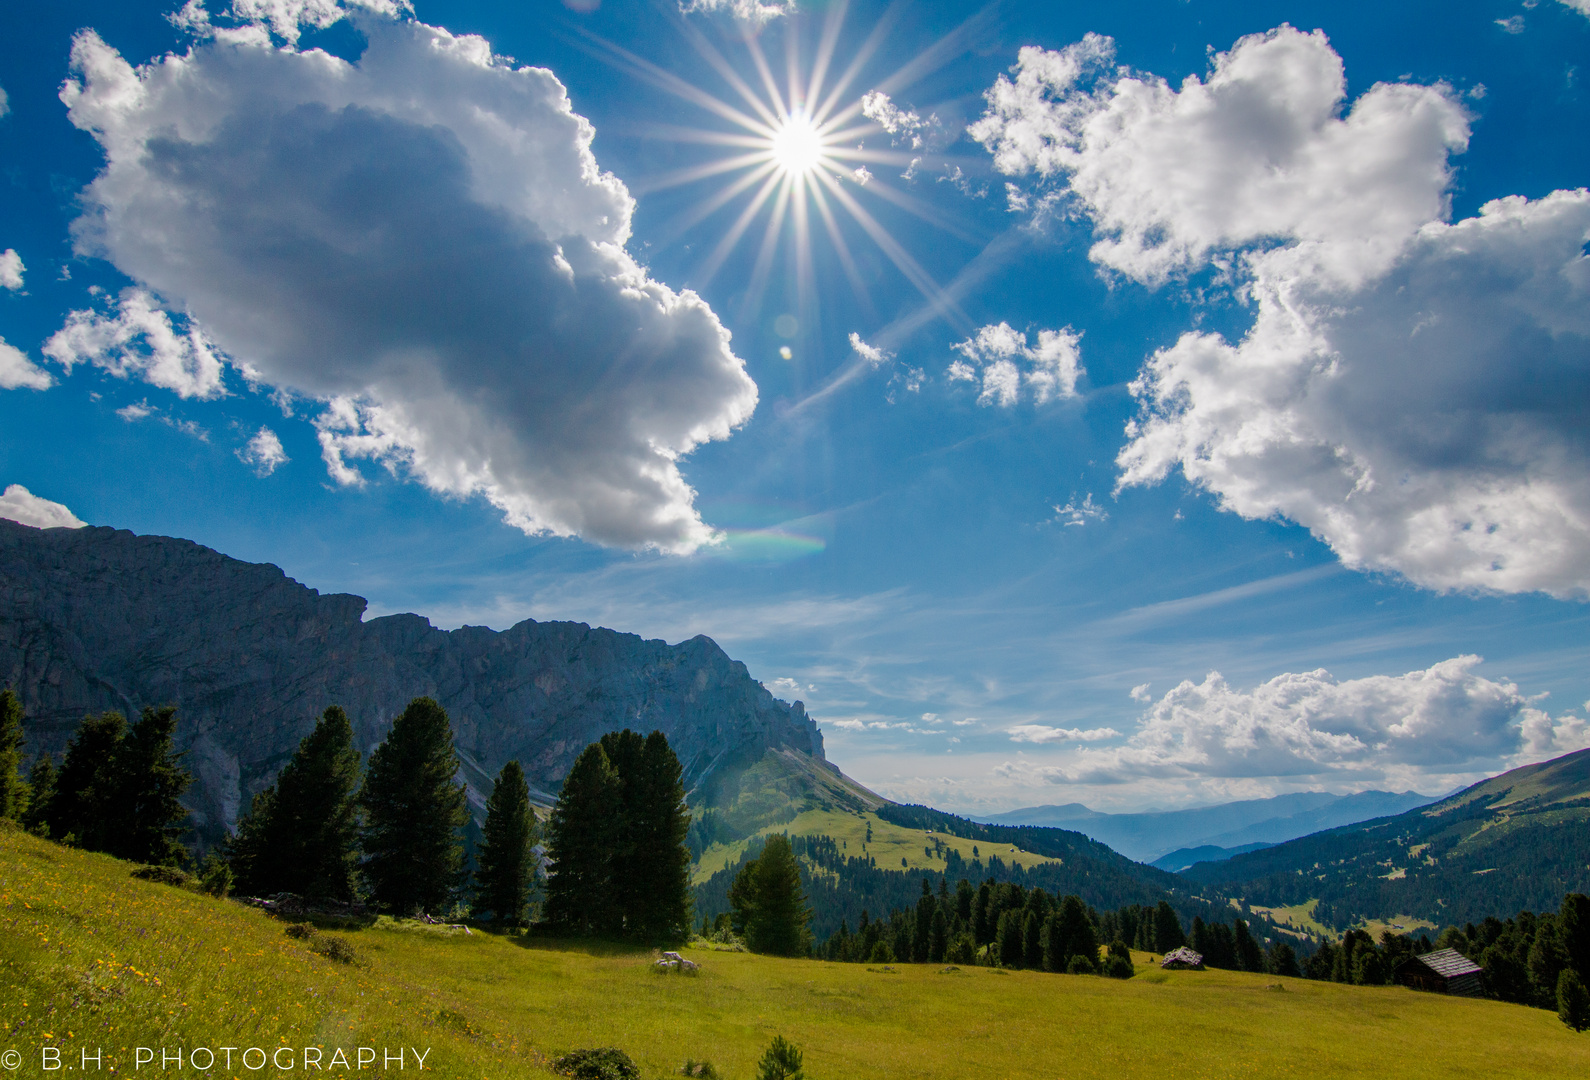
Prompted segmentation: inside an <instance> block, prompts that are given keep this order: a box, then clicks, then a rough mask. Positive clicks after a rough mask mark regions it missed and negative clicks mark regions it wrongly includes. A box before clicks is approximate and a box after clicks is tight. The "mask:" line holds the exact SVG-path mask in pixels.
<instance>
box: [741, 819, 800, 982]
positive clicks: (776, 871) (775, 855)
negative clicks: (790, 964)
mask: <svg viewBox="0 0 1590 1080" xmlns="http://www.w3.org/2000/svg"><path fill="white" fill-rule="evenodd" d="M752 881H753V882H754V883H755V891H754V896H755V898H756V899H755V904H754V906H753V907H752V908H751V912H750V918H749V919H748V920H747V922H746V927H745V938H746V944H747V945H748V946H749V947H750V949H751V951H752V952H759V953H769V954H771V955H773V956H805V955H806V953H807V952H808V951H809V949H810V947H811V931H810V930H809V929H808V924H810V922H811V918H812V912H811V908H809V907H807V905H806V890H805V889H804V888H802V886H801V871H800V864H799V863H797V862H796V861H795V851H794V849H793V848H791V847H790V842H789V837H787V836H784V835H783V834H782V833H775V834H774V835H772V836H770V837H768V838H767V846H766V847H764V848H763V849H762V855H761V857H760V858H758V859H757V860H756V870H755V871H754V877H753V878H752Z"/></svg>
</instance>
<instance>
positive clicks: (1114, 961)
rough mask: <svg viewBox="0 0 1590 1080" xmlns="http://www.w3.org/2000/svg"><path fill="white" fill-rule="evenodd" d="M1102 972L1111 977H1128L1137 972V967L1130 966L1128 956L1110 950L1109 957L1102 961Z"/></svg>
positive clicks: (1130, 962)
mask: <svg viewBox="0 0 1590 1080" xmlns="http://www.w3.org/2000/svg"><path fill="white" fill-rule="evenodd" d="M1104 974H1106V975H1108V976H1109V977H1110V978H1112V979H1130V978H1131V977H1132V976H1133V975H1136V974H1137V969H1136V968H1134V967H1133V966H1132V961H1131V959H1130V958H1128V957H1125V956H1122V955H1120V954H1119V953H1114V952H1112V953H1110V956H1109V959H1107V960H1105V961H1104Z"/></svg>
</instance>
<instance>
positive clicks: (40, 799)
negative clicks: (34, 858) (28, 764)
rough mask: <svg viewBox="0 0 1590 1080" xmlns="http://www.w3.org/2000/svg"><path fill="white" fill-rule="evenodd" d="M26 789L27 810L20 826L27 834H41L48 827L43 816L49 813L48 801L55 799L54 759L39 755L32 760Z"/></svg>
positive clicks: (47, 755) (46, 820)
mask: <svg viewBox="0 0 1590 1080" xmlns="http://www.w3.org/2000/svg"><path fill="white" fill-rule="evenodd" d="M28 788H29V789H30V790H29V793H28V809H27V813H26V814H24V815H23V818H22V824H23V825H24V826H25V827H26V828H27V829H28V831H29V832H42V831H44V830H46V829H48V827H49V820H48V818H46V816H45V815H46V814H48V813H49V809H50V800H51V799H53V798H54V797H55V759H54V758H52V757H50V755H49V754H40V755H39V756H38V757H37V758H35V759H34V762H33V768H31V769H29V770H28Z"/></svg>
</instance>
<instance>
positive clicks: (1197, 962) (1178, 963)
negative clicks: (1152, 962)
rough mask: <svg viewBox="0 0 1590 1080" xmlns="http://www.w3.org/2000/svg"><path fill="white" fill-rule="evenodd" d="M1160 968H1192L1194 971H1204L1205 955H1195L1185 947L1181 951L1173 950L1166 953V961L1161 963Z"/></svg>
mask: <svg viewBox="0 0 1590 1080" xmlns="http://www.w3.org/2000/svg"><path fill="white" fill-rule="evenodd" d="M1159 966H1160V967H1162V968H1172V969H1175V970H1184V969H1187V968H1191V969H1192V970H1193V971H1202V970H1203V969H1204V957H1203V953H1195V952H1193V951H1192V950H1191V949H1189V948H1188V947H1187V946H1185V945H1183V946H1182V947H1181V948H1179V949H1173V950H1171V951H1170V952H1168V953H1166V954H1165V959H1163V960H1161V961H1160V962H1159Z"/></svg>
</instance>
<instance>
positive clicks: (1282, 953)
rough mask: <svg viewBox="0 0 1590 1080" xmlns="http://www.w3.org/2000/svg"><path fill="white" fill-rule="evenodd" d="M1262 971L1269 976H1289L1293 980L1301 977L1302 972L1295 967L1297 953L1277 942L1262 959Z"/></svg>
mask: <svg viewBox="0 0 1590 1080" xmlns="http://www.w3.org/2000/svg"><path fill="white" fill-rule="evenodd" d="M1264 970H1265V971H1267V972H1269V973H1270V974H1271V975H1290V976H1292V977H1293V978H1294V979H1296V978H1301V977H1302V974H1303V972H1302V970H1301V969H1300V968H1299V967H1298V966H1297V951H1296V950H1295V949H1293V948H1292V946H1290V945H1288V944H1287V943H1286V942H1284V941H1277V942H1276V943H1275V944H1273V945H1271V946H1270V950H1269V952H1268V953H1267V954H1266V955H1265V958H1264Z"/></svg>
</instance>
